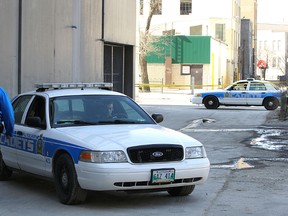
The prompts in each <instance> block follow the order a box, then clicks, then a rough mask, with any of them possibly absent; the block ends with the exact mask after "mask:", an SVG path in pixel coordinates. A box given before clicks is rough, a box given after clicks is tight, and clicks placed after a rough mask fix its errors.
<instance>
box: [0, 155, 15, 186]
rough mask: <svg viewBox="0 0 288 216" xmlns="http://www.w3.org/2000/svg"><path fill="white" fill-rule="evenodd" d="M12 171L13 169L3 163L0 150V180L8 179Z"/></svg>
mask: <svg viewBox="0 0 288 216" xmlns="http://www.w3.org/2000/svg"><path fill="white" fill-rule="evenodd" d="M12 173H13V171H12V170H10V169H9V168H8V167H7V166H6V164H5V163H4V161H3V157H2V153H1V152H0V181H4V180H8V179H9V178H10V177H11V176H12Z"/></svg>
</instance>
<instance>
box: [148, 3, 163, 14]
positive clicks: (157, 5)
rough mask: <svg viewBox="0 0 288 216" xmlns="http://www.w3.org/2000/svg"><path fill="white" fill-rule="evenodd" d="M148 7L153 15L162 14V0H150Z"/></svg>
mask: <svg viewBox="0 0 288 216" xmlns="http://www.w3.org/2000/svg"><path fill="white" fill-rule="evenodd" d="M150 8H151V9H152V10H154V11H155V12H154V15H161V14H162V0H151V2H150Z"/></svg>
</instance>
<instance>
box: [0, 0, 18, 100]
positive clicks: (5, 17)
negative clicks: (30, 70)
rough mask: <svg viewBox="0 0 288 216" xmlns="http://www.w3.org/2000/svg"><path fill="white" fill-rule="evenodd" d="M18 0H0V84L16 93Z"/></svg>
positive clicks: (9, 92)
mask: <svg viewBox="0 0 288 216" xmlns="http://www.w3.org/2000/svg"><path fill="white" fill-rule="evenodd" d="M17 23H18V0H5V1H4V0H1V1H0V29H1V31H0V77H1V78H0V85H1V86H2V87H3V88H4V89H5V90H6V91H7V93H8V94H9V96H10V97H13V96H14V95H16V94H17V85H18V82H17V71H18V69H17V68H18V63H17V62H18V58H17V50H18V49H17V47H18V38H17V33H18V24H17Z"/></svg>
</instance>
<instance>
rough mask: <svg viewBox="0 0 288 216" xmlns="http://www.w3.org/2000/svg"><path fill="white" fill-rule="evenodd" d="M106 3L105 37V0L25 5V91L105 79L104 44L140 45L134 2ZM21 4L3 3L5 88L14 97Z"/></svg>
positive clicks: (43, 0) (0, 63) (27, 1)
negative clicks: (39, 85)
mask: <svg viewBox="0 0 288 216" xmlns="http://www.w3.org/2000/svg"><path fill="white" fill-rule="evenodd" d="M104 2H105V11H104V14H105V17H104V19H105V20H104V25H105V27H104V30H105V32H104V38H102V0H23V1H22V32H21V33H22V46H21V48H22V53H21V57H22V65H21V74H22V76H21V80H22V82H21V86H22V87H21V89H20V91H21V92H24V91H28V90H32V89H34V83H38V82H39V83H41V82H96V81H103V62H104V61H103V55H104V51H103V48H104V41H108V42H111V43H121V44H128V45H132V46H135V44H136V29H138V28H136V1H135V0H121V1H119V0H105V1H104ZM18 4H19V1H18V0H0V27H1V29H2V30H1V31H0V38H1V40H0V76H1V81H0V85H1V86H3V87H4V88H5V89H6V90H7V92H8V93H9V94H10V96H11V97H12V96H14V95H16V94H17V92H18V82H17V80H18V69H17V68H18V25H19V23H18V7H19V5H18ZM137 12H138V11H137ZM72 26H73V27H72ZM3 29H5V31H3ZM102 39H104V41H103V40H102Z"/></svg>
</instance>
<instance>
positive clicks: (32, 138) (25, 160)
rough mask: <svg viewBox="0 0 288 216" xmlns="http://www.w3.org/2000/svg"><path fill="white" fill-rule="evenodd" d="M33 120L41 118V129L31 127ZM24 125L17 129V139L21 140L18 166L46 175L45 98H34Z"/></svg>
mask: <svg viewBox="0 0 288 216" xmlns="http://www.w3.org/2000/svg"><path fill="white" fill-rule="evenodd" d="M33 118H34V119H35V118H38V119H39V118H40V121H41V125H42V126H41V128H35V127H32V126H29V120H31V119H33ZM22 123H23V124H21V125H19V126H18V127H17V137H18V139H19V140H20V141H19V142H18V145H17V158H18V165H19V167H20V169H21V170H24V171H27V172H30V173H34V174H38V175H44V174H45V157H44V152H43V149H44V139H43V134H44V133H45V128H47V121H46V100H45V98H44V97H42V96H35V97H34V99H33V101H32V102H31V104H30V106H29V109H28V111H27V114H26V116H25V118H24V119H23V120H22Z"/></svg>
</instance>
